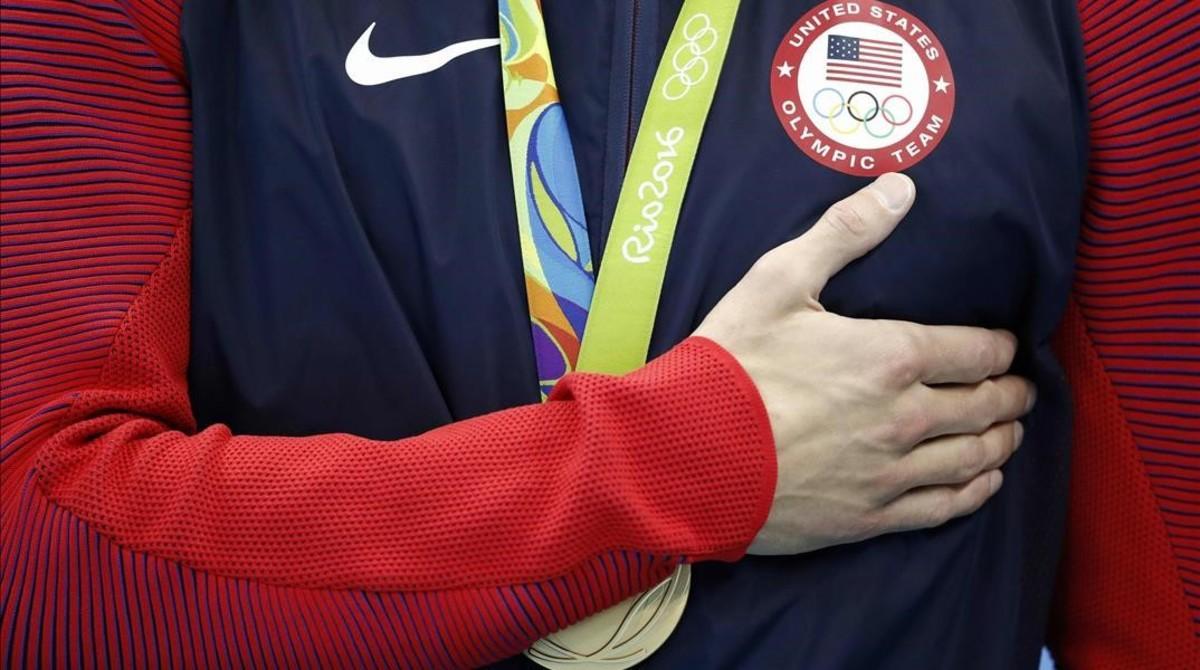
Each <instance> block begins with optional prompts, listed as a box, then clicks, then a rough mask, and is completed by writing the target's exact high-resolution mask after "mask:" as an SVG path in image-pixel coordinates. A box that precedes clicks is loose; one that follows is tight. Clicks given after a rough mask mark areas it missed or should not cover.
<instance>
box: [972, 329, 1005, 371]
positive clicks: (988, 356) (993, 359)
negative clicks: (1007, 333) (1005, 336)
mask: <svg viewBox="0 0 1200 670" xmlns="http://www.w3.org/2000/svg"><path fill="white" fill-rule="evenodd" d="M970 346H971V352H970V354H969V356H970V361H971V363H972V364H974V365H975V366H976V369H978V370H984V371H985V372H990V371H991V370H994V369H996V367H997V365H998V361H999V358H1000V355H999V351H998V350H997V348H996V346H995V343H994V341H993V339H992V338H990V337H979V338H973V339H972V342H971V345H970Z"/></svg>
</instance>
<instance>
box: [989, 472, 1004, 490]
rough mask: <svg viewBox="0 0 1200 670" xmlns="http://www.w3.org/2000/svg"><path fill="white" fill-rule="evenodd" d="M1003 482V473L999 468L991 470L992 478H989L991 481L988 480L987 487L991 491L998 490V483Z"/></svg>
mask: <svg viewBox="0 0 1200 670" xmlns="http://www.w3.org/2000/svg"><path fill="white" fill-rule="evenodd" d="M1003 483H1004V475H1003V474H1001V473H1000V471H999V470H992V478H991V481H990V482H988V488H990V489H991V490H992V493H995V492H996V491H999V490H1000V485H1001V484H1003Z"/></svg>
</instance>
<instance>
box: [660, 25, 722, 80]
mask: <svg viewBox="0 0 1200 670" xmlns="http://www.w3.org/2000/svg"><path fill="white" fill-rule="evenodd" d="M682 34H683V37H684V39H685V40H687V41H685V42H684V43H683V44H680V45H679V47H678V48H677V49H675V53H673V54H671V67H672V68H674V69H675V74H672V75H671V76H670V77H667V80H666V81H664V82H663V85H662V94H663V97H664V98H666V99H667V100H678V99H680V98H682V97H683V96H685V95H687V94H688V91H691V90H692V87H693V86H695V85H696V84H699V83H700V82H702V81H704V78H705V77H707V76H708V59H707V58H705V57H704V54H706V53H708V52H710V51H712V50H713V47H715V46H717V39H718V37H717V29H716V28H713V26H712V20H711V19H710V18H709V17H708V14H704V13H698V14H694V15H693V16H692V17H691V18H690V19H688V20H687V23H685V24H683V31H682ZM685 57H686V60H682V59H683V58H685Z"/></svg>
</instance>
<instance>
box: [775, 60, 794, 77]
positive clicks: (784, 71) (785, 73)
mask: <svg viewBox="0 0 1200 670" xmlns="http://www.w3.org/2000/svg"><path fill="white" fill-rule="evenodd" d="M775 69H776V70H779V76H780V77H790V76H792V70H795V69H796V68H795V67H793V66H791V65H788V63H787V61H784V62H783V65H776V66H775Z"/></svg>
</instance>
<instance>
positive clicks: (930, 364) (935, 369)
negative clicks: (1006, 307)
mask: <svg viewBox="0 0 1200 670" xmlns="http://www.w3.org/2000/svg"><path fill="white" fill-rule="evenodd" d="M914 335H915V337H914V339H915V340H916V347H917V350H918V355H919V357H920V360H921V366H920V368H921V381H922V382H924V383H926V384H974V383H977V382H981V381H983V380H985V379H987V378H988V377H995V376H997V375H1001V374H1004V373H1005V372H1007V371H1008V368H1009V366H1011V365H1012V362H1013V356H1015V355H1016V353H1017V338H1016V337H1015V336H1014V335H1013V334H1012V333H1010V332H1008V331H1005V330H988V329H986V328H971V327H968V326H923V325H915V326H914Z"/></svg>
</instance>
